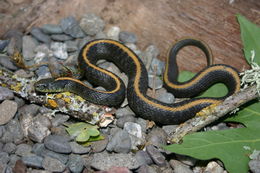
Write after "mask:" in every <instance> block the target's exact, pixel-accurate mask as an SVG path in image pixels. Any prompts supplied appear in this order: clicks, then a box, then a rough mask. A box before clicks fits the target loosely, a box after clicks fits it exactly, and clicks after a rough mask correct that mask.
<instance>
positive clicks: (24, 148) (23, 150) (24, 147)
mask: <svg viewBox="0 0 260 173" xmlns="http://www.w3.org/2000/svg"><path fill="white" fill-rule="evenodd" d="M31 151H32V146H31V145H28V144H20V145H18V146H17V150H16V152H15V154H16V155H18V156H27V155H29V154H30V153H31Z"/></svg>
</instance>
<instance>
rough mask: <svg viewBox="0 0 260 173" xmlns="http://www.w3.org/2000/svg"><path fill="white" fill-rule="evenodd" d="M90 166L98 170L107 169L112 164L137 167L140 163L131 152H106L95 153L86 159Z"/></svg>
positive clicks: (131, 167) (130, 167) (129, 167)
mask: <svg viewBox="0 0 260 173" xmlns="http://www.w3.org/2000/svg"><path fill="white" fill-rule="evenodd" d="M88 162H89V163H88V164H87V165H90V166H91V167H93V168H95V169H98V170H108V169H109V168H111V167H112V166H117V167H127V168H128V169H137V168H138V167H139V166H140V164H139V163H138V161H137V160H136V158H135V157H134V156H133V154H131V153H129V154H123V153H119V154H108V153H107V152H102V153H95V154H93V156H91V158H89V160H88Z"/></svg>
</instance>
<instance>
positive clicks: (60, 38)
mask: <svg viewBox="0 0 260 173" xmlns="http://www.w3.org/2000/svg"><path fill="white" fill-rule="evenodd" d="M51 39H52V40H54V41H61V42H63V41H68V40H72V39H73V38H72V37H70V36H68V35H66V34H54V35H51Z"/></svg>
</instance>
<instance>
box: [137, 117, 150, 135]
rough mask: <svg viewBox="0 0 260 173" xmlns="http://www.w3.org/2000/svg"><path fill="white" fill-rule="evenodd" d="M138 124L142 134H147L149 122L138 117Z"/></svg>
mask: <svg viewBox="0 0 260 173" xmlns="http://www.w3.org/2000/svg"><path fill="white" fill-rule="evenodd" d="M136 123H137V124H139V125H140V126H141V129H142V132H144V133H145V132H146V130H147V126H148V121H147V120H145V119H143V118H141V117H138V118H137V120H136Z"/></svg>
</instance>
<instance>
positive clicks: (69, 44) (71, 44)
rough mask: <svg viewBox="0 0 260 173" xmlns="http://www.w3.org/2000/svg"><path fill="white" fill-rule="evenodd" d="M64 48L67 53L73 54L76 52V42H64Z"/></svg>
mask: <svg viewBox="0 0 260 173" xmlns="http://www.w3.org/2000/svg"><path fill="white" fill-rule="evenodd" d="M65 44H66V47H67V51H68V52H75V51H77V50H78V46H77V45H78V42H77V41H72V40H69V41H65Z"/></svg>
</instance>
